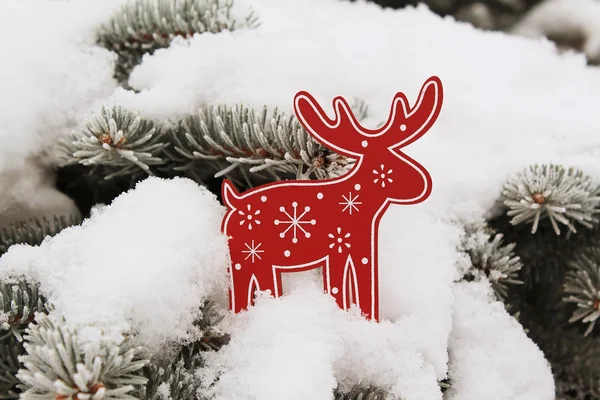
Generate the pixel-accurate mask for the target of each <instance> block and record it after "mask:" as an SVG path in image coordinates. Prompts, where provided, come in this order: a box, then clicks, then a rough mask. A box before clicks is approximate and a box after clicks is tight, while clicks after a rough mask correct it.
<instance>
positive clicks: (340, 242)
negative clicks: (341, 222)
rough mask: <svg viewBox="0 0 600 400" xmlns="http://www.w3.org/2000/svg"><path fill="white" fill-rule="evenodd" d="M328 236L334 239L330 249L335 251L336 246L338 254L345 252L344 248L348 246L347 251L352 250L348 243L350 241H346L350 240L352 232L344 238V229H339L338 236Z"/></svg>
mask: <svg viewBox="0 0 600 400" xmlns="http://www.w3.org/2000/svg"><path fill="white" fill-rule="evenodd" d="M327 236H329V237H330V238H331V239H333V243H330V244H329V248H330V249H333V248H334V247H335V246H337V247H338V249H337V250H338V253H341V252H342V250H343V247H342V246H346V248H347V249H349V248H350V243H348V241H347V240H346V239H348V238H350V232H348V233H346V234H345V235H344V236H342V228H340V227H338V228H337V235H334V234H333V233H330V234H329V235H327Z"/></svg>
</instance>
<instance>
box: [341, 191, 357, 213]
mask: <svg viewBox="0 0 600 400" xmlns="http://www.w3.org/2000/svg"><path fill="white" fill-rule="evenodd" d="M342 198H343V199H344V201H342V202H340V203H339V204H340V205H343V206H346V207H344V209H343V210H342V212H345V211H346V210H348V211H349V212H350V215H352V210H353V209H354V210H356V211H358V207H357V205H360V204H362V201H356V200H357V199H358V195H356V196H355V197H352V192H349V193H348V197H346V196H344V195H342Z"/></svg>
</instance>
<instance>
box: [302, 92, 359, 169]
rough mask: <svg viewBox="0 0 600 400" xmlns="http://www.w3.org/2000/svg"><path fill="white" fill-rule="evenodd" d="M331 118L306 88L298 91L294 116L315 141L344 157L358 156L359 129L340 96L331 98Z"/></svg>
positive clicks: (346, 103) (349, 109)
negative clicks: (332, 110) (333, 115)
mask: <svg viewBox="0 0 600 400" xmlns="http://www.w3.org/2000/svg"><path fill="white" fill-rule="evenodd" d="M333 108H334V110H335V118H334V119H333V120H332V119H330V118H329V117H328V116H327V114H326V113H325V112H324V111H323V108H322V107H321V106H320V105H319V103H318V102H317V101H316V100H315V99H314V97H313V96H312V95H311V94H309V93H308V92H305V91H301V92H298V93H297V94H296V97H295V98H294V110H295V112H296V116H297V117H298V120H299V121H300V123H301V124H302V126H304V129H306V130H307V131H308V132H309V133H310V134H311V135H312V136H313V137H314V138H315V139H316V140H317V141H319V143H321V144H322V145H323V146H325V147H327V148H330V149H332V150H334V151H336V152H337V153H339V154H341V155H344V156H346V157H351V158H354V157H357V156H360V154H361V153H360V149H361V145H360V143H361V137H360V135H357V134H356V133H357V132H359V131H360V130H362V128H361V127H360V124H359V123H358V121H357V120H356V117H355V116H354V114H353V113H352V109H351V107H350V106H349V105H348V102H347V101H346V100H345V99H344V98H342V97H341V96H338V97H336V98H335V99H333Z"/></svg>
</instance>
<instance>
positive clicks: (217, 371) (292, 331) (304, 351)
mask: <svg viewBox="0 0 600 400" xmlns="http://www.w3.org/2000/svg"><path fill="white" fill-rule="evenodd" d="M225 329H226V330H227V331H230V332H236V333H237V334H236V335H235V336H233V337H232V339H231V342H230V343H229V345H228V346H226V347H224V348H222V349H221V350H220V351H219V352H215V353H207V354H206V368H201V369H199V370H198V377H199V378H200V380H201V381H202V382H204V383H205V384H207V383H208V385H206V386H208V387H205V388H203V393H204V395H205V396H209V398H216V399H219V400H233V399H239V400H246V399H264V400H275V399H282V398H285V399H290V400H296V399H297V400H301V399H307V398H309V399H315V400H331V398H332V392H333V390H334V389H335V388H336V387H338V385H339V388H340V389H341V390H343V391H348V390H350V389H352V387H353V386H354V385H357V384H360V385H361V386H365V387H366V386H369V385H373V386H376V387H379V388H381V389H383V390H387V391H388V393H390V395H392V396H397V397H392V398H400V396H401V398H406V399H415V400H435V399H439V400H441V398H442V395H441V392H440V390H439V387H438V384H437V380H436V376H435V372H434V371H433V368H432V367H431V366H430V365H428V364H427V363H426V362H425V359H424V357H423V355H422V354H421V353H420V352H419V351H418V350H417V349H416V347H415V345H414V343H413V338H415V337H416V336H417V335H419V334H420V333H422V332H421V331H420V330H419V329H420V327H419V325H418V324H417V325H415V324H413V323H412V321H411V319H410V318H408V319H407V320H406V321H401V322H398V323H395V324H393V323H391V322H389V321H387V322H383V323H380V324H377V323H374V322H369V321H366V320H364V319H363V318H361V317H360V316H359V315H358V314H357V313H348V312H344V311H342V310H341V309H339V308H338V307H337V305H336V304H335V303H334V301H333V300H332V299H331V298H329V297H327V296H325V295H324V294H323V293H322V291H321V290H319V289H318V288H316V287H311V286H310V285H304V286H302V287H299V288H297V289H296V290H294V291H292V292H291V293H289V294H288V295H286V296H284V297H280V298H278V299H272V298H266V297H263V298H259V299H258V301H257V305H256V306H255V307H253V308H251V309H250V310H249V311H248V312H246V313H242V314H240V315H238V316H236V317H235V318H229V321H227V323H226V324H225ZM383 343H385V345H382V344H383ZM217 376H218V378H219V379H218V381H217V382H216V383H215V384H214V385H212V386H211V385H210V383H212V382H213V381H214V379H215V378H216V377H217Z"/></svg>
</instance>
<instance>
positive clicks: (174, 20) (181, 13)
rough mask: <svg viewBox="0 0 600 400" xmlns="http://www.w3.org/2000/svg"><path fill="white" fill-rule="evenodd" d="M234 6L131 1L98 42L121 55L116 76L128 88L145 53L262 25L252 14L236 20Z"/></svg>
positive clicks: (199, 0)
mask: <svg viewBox="0 0 600 400" xmlns="http://www.w3.org/2000/svg"><path fill="white" fill-rule="evenodd" d="M232 6H233V2H232V0H224V1H223V0H134V1H130V2H128V3H126V4H124V5H123V6H122V7H121V10H120V11H119V12H116V13H115V14H114V15H113V17H112V19H111V21H110V22H109V23H108V24H106V25H104V26H102V27H101V28H100V32H99V35H98V41H99V43H100V45H102V46H103V47H105V48H107V49H109V50H112V51H115V52H116V53H117V55H118V61H117V65H116V70H115V77H116V78H117V80H119V81H120V82H122V84H123V85H126V81H127V80H128V78H129V74H130V73H131V71H132V70H133V68H134V67H135V66H136V65H137V64H139V62H140V61H141V60H142V57H143V55H144V54H152V53H154V51H156V50H157V49H160V48H165V47H168V46H169V45H170V44H171V41H172V40H173V39H174V38H176V37H182V38H191V37H192V36H193V35H195V34H197V33H204V32H212V33H217V32H221V31H223V30H229V31H232V30H234V29H237V28H239V27H255V26H257V25H258V24H257V18H256V16H255V15H254V12H252V11H250V12H249V13H248V15H247V16H246V17H245V19H244V20H243V21H236V20H235V19H234V18H233V17H232V15H231V8H232Z"/></svg>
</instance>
